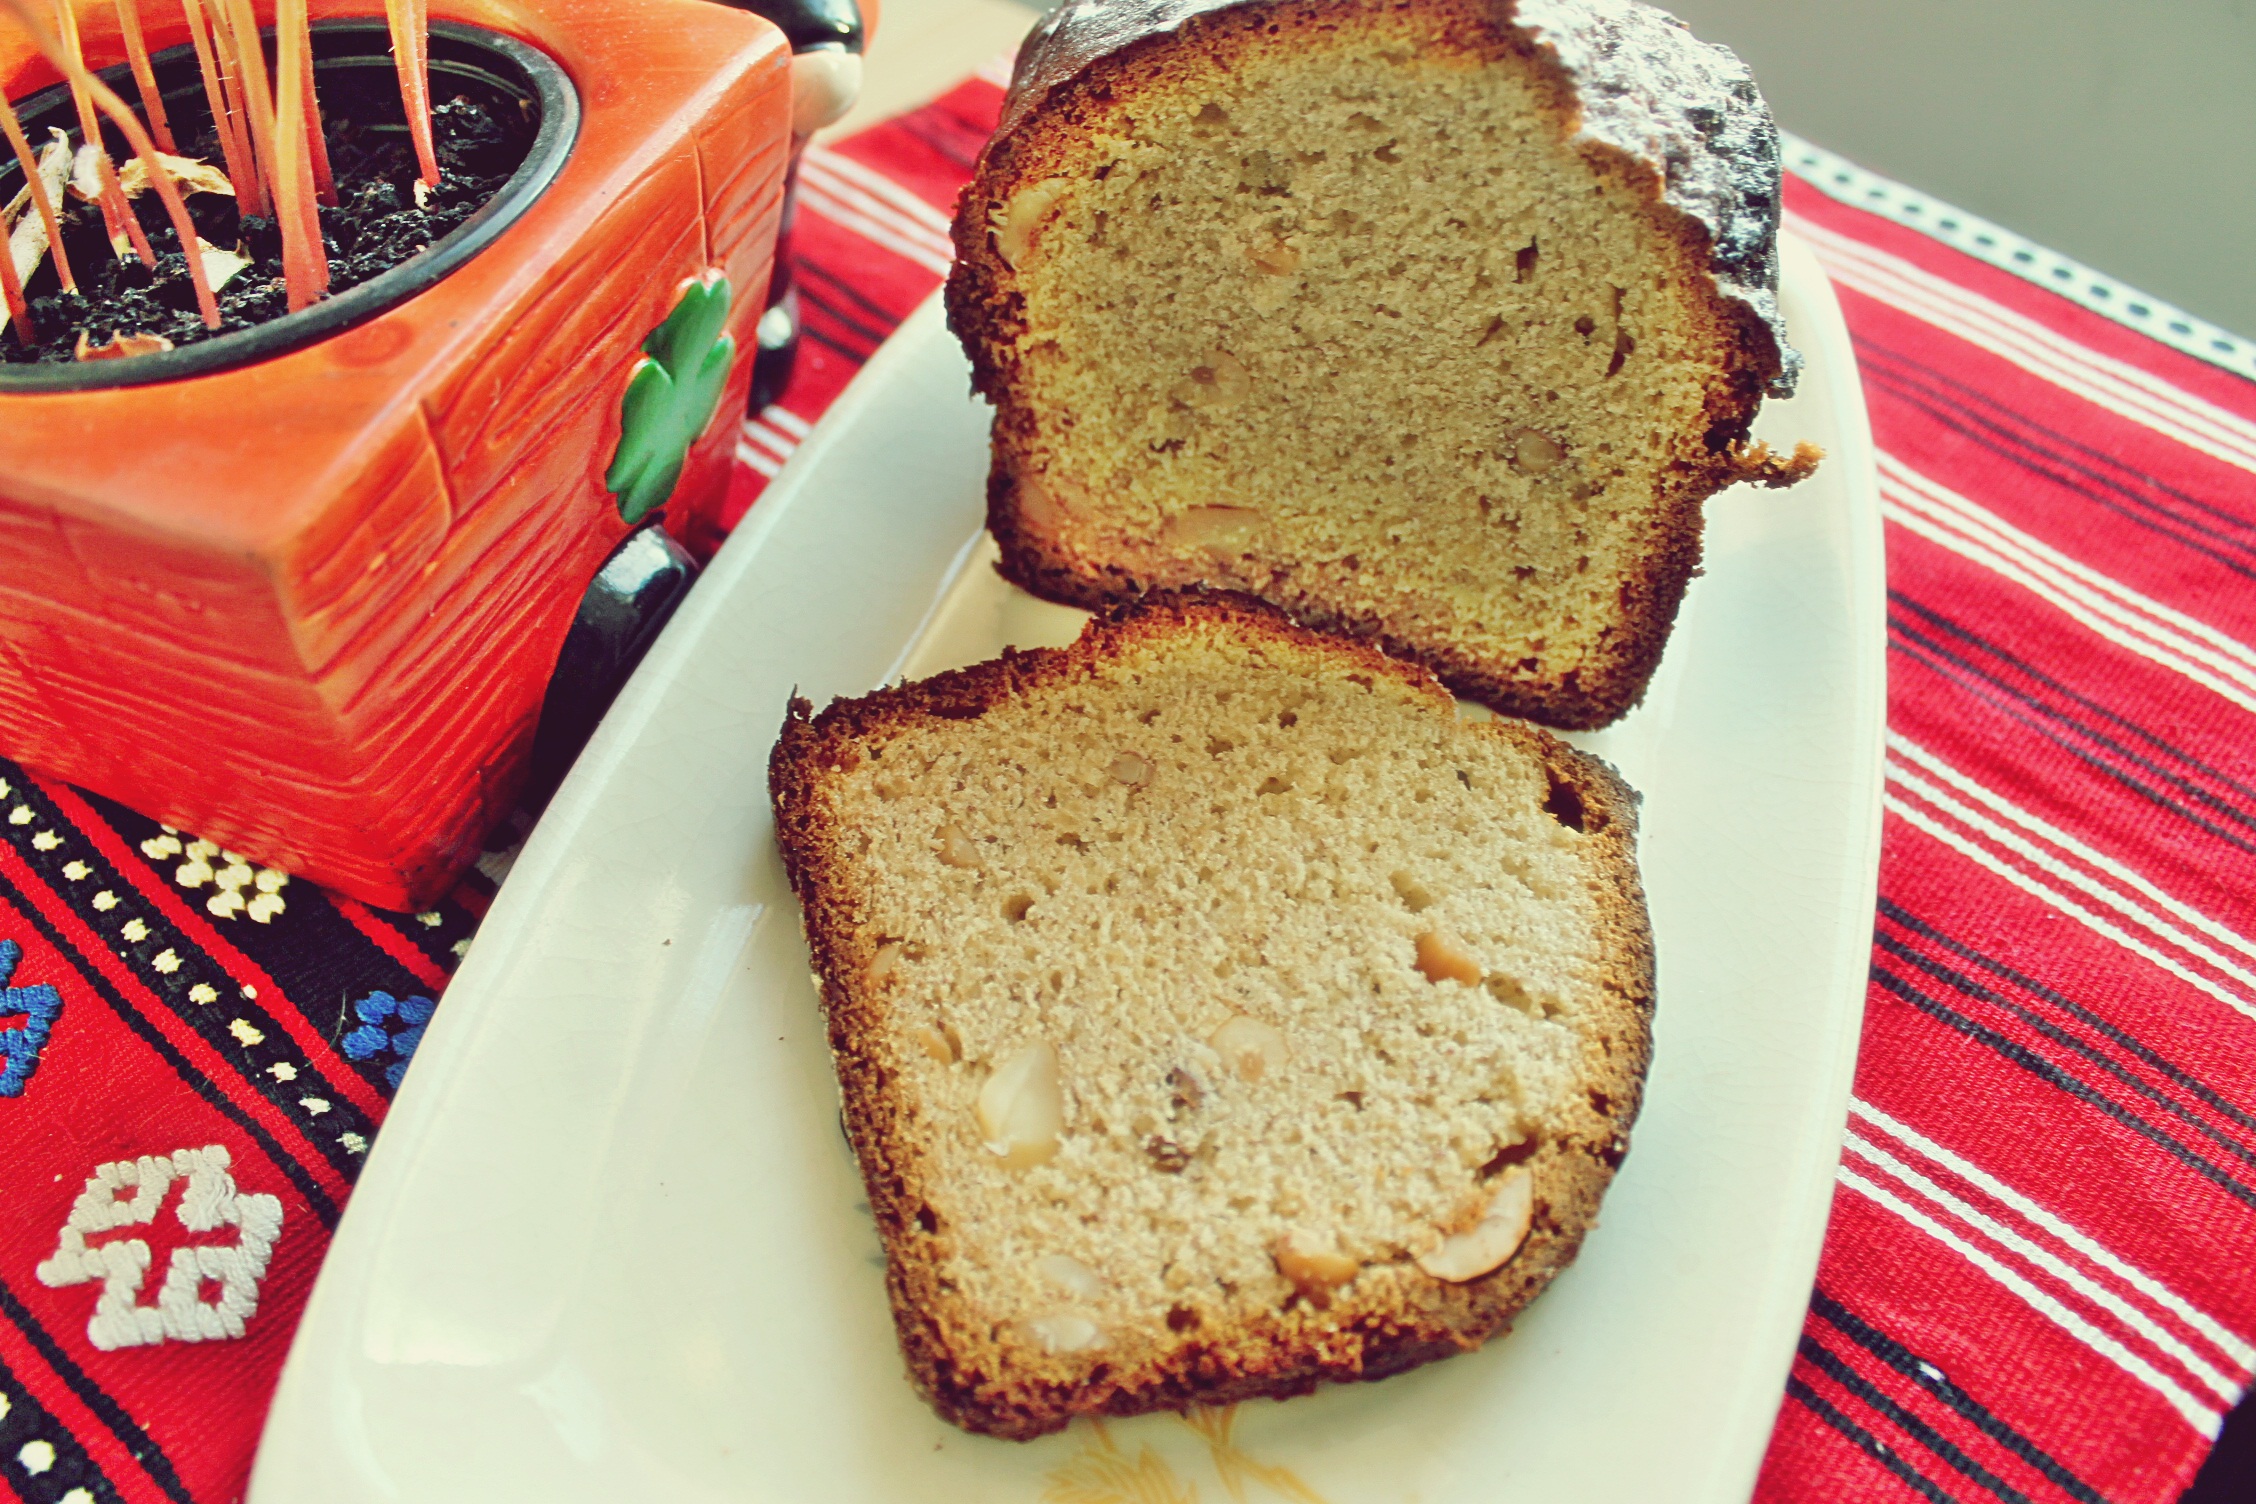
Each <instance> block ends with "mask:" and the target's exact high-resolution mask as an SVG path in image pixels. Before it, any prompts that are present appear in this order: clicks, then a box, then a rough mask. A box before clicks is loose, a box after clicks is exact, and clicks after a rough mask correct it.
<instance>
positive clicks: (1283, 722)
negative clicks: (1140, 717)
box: [1277, 710, 1300, 726]
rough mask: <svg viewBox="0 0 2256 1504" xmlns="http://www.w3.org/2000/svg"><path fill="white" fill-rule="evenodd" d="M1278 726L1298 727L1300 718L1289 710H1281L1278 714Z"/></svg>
mask: <svg viewBox="0 0 2256 1504" xmlns="http://www.w3.org/2000/svg"><path fill="white" fill-rule="evenodd" d="M1277 724H1278V725H1280V726H1297V725H1299V724H1300V717H1299V716H1297V715H1294V714H1293V713H1292V712H1291V711H1289V710H1281V711H1279V712H1277Z"/></svg>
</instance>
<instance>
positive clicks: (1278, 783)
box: [1254, 775, 1292, 794]
mask: <svg viewBox="0 0 2256 1504" xmlns="http://www.w3.org/2000/svg"><path fill="white" fill-rule="evenodd" d="M1254 792H1255V793H1257V794H1286V793H1290V792H1292V780H1291V779H1289V778H1279V777H1276V776H1275V775H1271V776H1270V777H1268V778H1264V779H1263V780H1261V787H1260V788H1258V789H1255V790H1254Z"/></svg>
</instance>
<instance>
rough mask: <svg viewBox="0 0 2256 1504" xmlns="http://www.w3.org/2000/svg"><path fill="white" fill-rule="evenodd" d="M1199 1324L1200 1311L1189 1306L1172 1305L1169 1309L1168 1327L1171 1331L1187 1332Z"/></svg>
mask: <svg viewBox="0 0 2256 1504" xmlns="http://www.w3.org/2000/svg"><path fill="white" fill-rule="evenodd" d="M1198 1324H1199V1315H1198V1312H1196V1311H1194V1310H1192V1309H1191V1308H1190V1307H1189V1306H1172V1307H1170V1308H1169V1309H1168V1312H1167V1329H1168V1330H1169V1331H1171V1332H1187V1331H1189V1330H1191V1329H1192V1328H1193V1327H1195V1326H1197V1325H1198Z"/></svg>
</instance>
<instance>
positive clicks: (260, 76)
mask: <svg viewBox="0 0 2256 1504" xmlns="http://www.w3.org/2000/svg"><path fill="white" fill-rule="evenodd" d="M212 3H213V5H214V6H215V8H217V9H219V10H220V11H221V12H222V13H223V14H224V15H225V17H226V20H227V24H228V29H229V30H230V31H232V32H233V33H234V41H233V46H234V51H235V64H236V67H237V68H238V69H239V70H241V71H240V76H239V79H238V82H239V83H240V85H241V92H240V93H239V94H238V95H237V96H236V97H237V98H238V99H239V100H240V101H241V102H242V104H243V112H244V114H245V115H246V116H248V117H249V120H250V125H251V145H252V147H253V148H254V149H255V151H256V154H257V158H258V171H259V178H260V180H261V181H262V182H263V183H264V184H265V185H266V198H267V201H268V202H269V203H270V204H277V205H278V204H279V202H280V195H281V192H282V182H281V175H280V173H279V172H278V171H277V170H276V167H275V156H274V151H275V140H274V90H273V89H272V88H270V87H269V86H268V84H267V79H266V48H265V45H264V44H263V43H262V42H261V41H260V40H259V27H258V17H257V16H256V15H255V14H253V13H252V10H251V0H212ZM276 218H277V220H279V218H280V211H279V209H278V208H277V210H276Z"/></svg>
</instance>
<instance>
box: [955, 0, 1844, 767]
mask: <svg viewBox="0 0 2256 1504" xmlns="http://www.w3.org/2000/svg"><path fill="white" fill-rule="evenodd" d="M1778 194H1779V165H1778V138H1777V132H1776V129H1775V128H1774V127H1773V125H1772V123H1771V119H1770V115H1769V112H1768V110H1767V109H1766V108H1765V106H1764V104H1763V101H1762V97H1761V95H1760V94H1759V93H1758V92H1757V91H1756V88H1755V85H1754V81H1753V79H1752V78H1751V77H1750V76H1749V74H1748V72H1747V70H1746V68H1745V67H1744V66H1743V65H1742V64H1741V63H1740V62H1739V61H1738V59H1736V58H1735V57H1733V56H1732V55H1731V54H1730V53H1729V52H1727V51H1725V50H1724V49H1722V48H1720V47H1711V46H1708V45H1706V44H1703V43H1701V42H1699V41H1697V40H1695V39H1694V38H1693V37H1692V36H1691V34H1690V33H1689V32H1687V31H1685V30H1684V28H1683V27H1682V25H1681V23H1679V22H1677V21H1675V20H1674V19H1673V18H1671V17H1669V16H1666V15H1664V14H1662V13H1661V12H1659V11H1656V10H1654V9H1652V8H1651V7H1649V6H1645V5H1642V4H1636V3H1632V0H1517V3H1516V4H1515V3H1511V0H1239V3H1217V0H1069V3H1067V4H1066V5H1065V6H1064V7H1063V8H1062V9H1060V10H1059V11H1057V12H1056V13H1055V14H1053V15H1052V16H1051V17H1050V18H1049V19H1048V20H1046V21H1045V22H1043V23H1042V25H1041V27H1040V28H1038V29H1037V30H1036V32H1035V33H1034V35H1033V36H1032V37H1031V38H1030V39H1029V40H1028V43H1027V45H1026V47H1025V49H1024V50H1023V51H1022V52H1021V53H1020V55H1019V62H1018V71H1017V75H1016V78H1015V79H1014V81H1013V83H1012V86H1011V91H1010V96H1009V99H1008V101H1007V103H1006V105H1005V109H1004V115H1003V120H1002V124H1001V127H1000V129H999V130H998V131H997V132H996V134H995V136H994V138H993V140H992V141H991V142H990V143H989V144H988V146H987V148H986V150H985V152H984V154H983V155H982V156H981V158H980V163H979V169H978V173H977V176H976V177H975V179H974V180H973V182H972V183H971V184H970V186H969V187H968V188H967V189H966V190H965V192H964V195H963V198H962V201H961V204H960V206H959V209H958V213H957V217H956V236H955V238H956V248H957V263H956V267H955V271H954V273H953V275H952V276H951V277H950V279H949V284H948V309H949V315H950V320H951V323H952V325H953V327H954V329H955V330H956V332H957V334H958V335H959V336H960V337H961V338H962V340H963V343H964V346H965V349H966V350H967V351H968V352H969V354H970V357H971V361H972V366H973V371H974V380H975V382H976V384H977V386H978V388H979V390H980V391H981V392H982V393H984V394H985V395H986V396H987V397H988V398H989V399H990V400H991V401H992V402H993V403H994V404H995V409H996V411H995V427H994V460H993V471H992V475H991V478H990V481H989V525H990V527H991V528H992V529H993V531H994V533H995V536H996V538H997V539H998V540H999V541H1000V543H1001V546H1002V551H1003V568H1004V572H1005V573H1006V574H1007V575H1008V576H1009V577H1010V578H1011V579H1012V580H1013V581H1015V582H1017V583H1018V584H1020V585H1022V586H1024V587H1026V588H1027V589H1029V590H1032V591H1034V592H1036V593H1037V594H1041V595H1044V596H1048V597H1050V598H1052V599H1055V600H1060V601H1065V602H1069V603H1072V604H1076V605H1082V606H1090V607H1095V606H1099V605H1104V604H1107V603H1113V602H1118V601H1121V600H1124V599H1126V598H1128V597H1129V596H1131V595H1133V594H1135V593H1137V592H1138V591H1142V590H1149V589H1158V588H1168V587H1179V586H1186V585H1191V584H1195V583H1202V584H1206V585H1210V586H1216V587H1228V588H1234V589H1238V590H1244V591H1249V592H1251V593H1253V594H1255V595H1258V596H1260V597H1261V598H1263V599H1265V600H1268V601H1270V602H1272V603H1274V604H1276V605H1278V606H1281V607H1283V608H1285V609H1286V610H1287V611H1289V612H1291V613H1292V614H1293V615H1294V616H1295V617H1296V618H1297V619H1299V620H1300V621H1302V622H1304V623H1307V624H1310V625H1315V626H1322V627H1328V628H1334V629H1339V630H1344V631H1347V632H1350V633H1353V634H1355V635H1358V636H1362V637H1366V638H1370V639H1373V640H1375V641H1378V642H1380V643H1382V644H1383V645H1384V646H1385V647H1386V648H1387V649H1388V650H1389V651H1391V652H1394V653H1396V654H1398V655H1401V656H1408V657H1411V658H1414V659H1416V660H1418V661H1419V662H1422V663H1424V664H1426V665H1427V666H1428V667H1430V668H1432V669H1433V670H1434V671H1435V672H1436V673H1437V674H1439V675H1440V676H1441V678H1442V679H1443V680H1444V681H1445V682H1446V683H1447V684H1449V685H1450V686H1451V687H1452V688H1453V689H1455V690H1457V691H1458V692H1459V693H1462V694H1465V695H1468V696H1471V697H1473V698H1476V699H1479V700H1481V701H1483V702H1485V703H1487V704H1489V705H1491V706H1493V707H1495V708H1496V709H1498V710H1501V711H1505V712H1508V713H1513V714H1520V715H1526V716H1530V717H1533V718H1535V719H1537V720H1541V721H1545V722H1547V723H1549V724H1553V725H1560V726H1572V727H1590V726H1598V725H1603V724H1605V723H1606V722H1609V721H1611V720H1613V719H1614V718H1615V717H1617V716H1619V715H1621V714H1622V713H1623V712H1624V711H1625V710H1627V709H1628V708H1629V707H1630V706H1631V705H1633V704H1634V703H1636V701H1637V699H1638V697H1639V696H1640V695H1641V694H1642V693H1643V691H1644V686H1645V683H1646V681H1647V679H1648V678H1649V677H1650V675H1651V673H1652V670H1653V668H1654V666H1655V665H1656V664H1657V663H1658V662H1659V659H1660V655H1661V649H1662V646H1663V644H1664V642H1665V641H1666V639H1667V635H1668V630H1669V626H1670V623H1671V622H1672V621H1673V620H1674V617H1675V614H1676V609H1677V605H1678V603H1679V601H1680V600H1681V599H1682V597H1683V594H1684V589H1685V585H1686V582H1687V581H1688V580H1689V579H1690V578H1691V576H1692V573H1693V571H1694V569H1695V568H1696V566H1697V565H1698V563H1699V558H1700V521H1701V518H1700V510H1701V503H1702V501H1703V500H1704V499H1705V498H1706V497H1708V496H1709V495H1711V494H1712V493H1714V492H1715V491H1717V490H1719V489H1721V488H1722V487H1724V486H1726V485H1729V484H1731V483H1732V482H1734V481H1737V480H1748V479H1751V480H1759V481H1763V482H1767V483H1770V484H1785V483H1789V482H1791V481H1793V480H1797V479H1799V478H1800V477H1801V476H1802V475H1803V474H1806V473H1807V471H1808V470H1809V468H1810V467H1811V466H1812V465H1814V464H1815V463H1816V460H1817V453H1816V451H1815V450H1814V449H1808V448H1806V447H1805V448H1803V449H1800V450H1797V451H1796V453H1795V455H1794V456H1793V457H1792V458H1789V459H1781V458H1779V457H1777V456H1775V455H1773V454H1771V453H1770V452H1769V451H1768V450H1766V449H1764V448H1762V447H1761V446H1759V445H1752V446H1751V445H1750V444H1749V442H1748V432H1749V425H1750V423H1751V422H1752V421H1753V419H1754V416H1755V411H1756V408H1757V406H1758V405H1759V403H1760V401H1761V398H1762V396H1763V394H1764V393H1765V392H1766V391H1768V392H1771V393H1776V394H1785V393H1788V392H1790V391H1791V389H1792V386H1793V382H1794V377H1795V373H1796V370H1797V368H1798V365H1799V359H1798V357H1797V356H1796V355H1795V354H1794V352H1793V351H1792V350H1791V349H1790V348H1789V347H1788V345H1787V343H1786V339H1785V332H1784V326H1783V324H1782V322H1781V320H1780V317H1779V312H1778V305H1777V299H1776V295H1775V294H1776V288H1777V278H1778V269H1777V261H1776V236H1777V229H1778V215H1779V197H1778Z"/></svg>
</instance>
